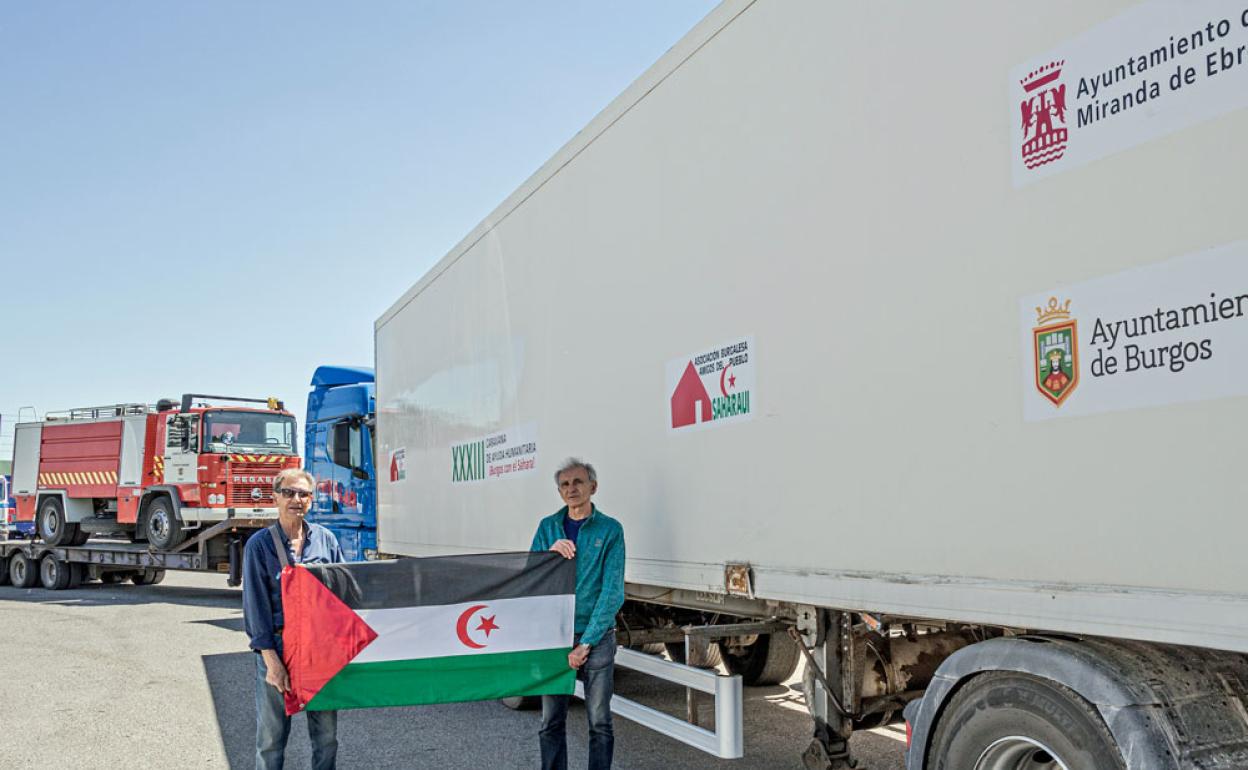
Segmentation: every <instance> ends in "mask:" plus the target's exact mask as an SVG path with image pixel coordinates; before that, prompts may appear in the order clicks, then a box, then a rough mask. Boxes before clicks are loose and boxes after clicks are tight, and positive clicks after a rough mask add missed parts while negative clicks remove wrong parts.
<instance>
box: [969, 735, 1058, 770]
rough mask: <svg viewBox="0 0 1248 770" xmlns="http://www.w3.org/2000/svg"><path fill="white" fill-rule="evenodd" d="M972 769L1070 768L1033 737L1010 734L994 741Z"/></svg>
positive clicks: (1026, 769) (1041, 769)
mask: <svg viewBox="0 0 1248 770" xmlns="http://www.w3.org/2000/svg"><path fill="white" fill-rule="evenodd" d="M974 770H1070V768H1068V767H1067V766H1066V763H1065V762H1063V761H1062V760H1061V759H1059V758H1058V756H1057V754H1056V753H1054V751H1053V750H1052V749H1050V748H1049V747H1048V746H1045V745H1044V744H1043V743H1041V742H1040V741H1037V740H1036V739H1034V738H1027V737H1024V736H1021V735H1011V736H1009V737H1007V738H1001V739H999V740H997V741H994V742H993V744H992V745H991V746H989V747H988V748H986V749H984V751H983V753H981V754H980V755H979V759H977V760H976V761H975V768H974Z"/></svg>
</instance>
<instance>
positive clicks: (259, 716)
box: [256, 655, 338, 770]
mask: <svg viewBox="0 0 1248 770" xmlns="http://www.w3.org/2000/svg"><path fill="white" fill-rule="evenodd" d="M267 674H268V667H267V666H265V665H264V656H262V655H256V770H281V768H282V765H283V764H284V763H285V761H286V738H287V737H288V736H289V735H290V717H288V716H286V704H285V702H284V701H283V699H282V694H281V693H280V692H278V691H277V688H276V687H274V686H273V685H271V684H269V683H268V682H266V681H264V677H265V676H266V675H267ZM305 713H307V715H308V738H309V740H311V741H312V768H313V770H333V768H334V762H335V760H336V759H337V757H338V712H337V711H308V712H305Z"/></svg>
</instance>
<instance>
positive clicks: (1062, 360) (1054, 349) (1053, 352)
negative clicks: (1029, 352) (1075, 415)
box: [1032, 297, 1079, 406]
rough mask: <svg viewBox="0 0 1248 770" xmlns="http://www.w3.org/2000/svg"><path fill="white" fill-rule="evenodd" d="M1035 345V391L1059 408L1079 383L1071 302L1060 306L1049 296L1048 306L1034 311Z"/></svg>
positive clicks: (1076, 324)
mask: <svg viewBox="0 0 1248 770" xmlns="http://www.w3.org/2000/svg"><path fill="white" fill-rule="evenodd" d="M1036 323H1037V326H1036V328H1034V329H1032V340H1033V342H1034V343H1035V347H1034V350H1035V358H1034V359H1033V360H1034V362H1035V364H1036V388H1037V389H1039V391H1040V394H1041V395H1043V396H1044V397H1045V398H1047V399H1048V400H1049V401H1051V402H1053V405H1054V406H1061V405H1062V402H1063V401H1065V400H1066V397H1067V396H1069V395H1070V394H1071V391H1073V390H1074V389H1075V386H1076V385H1078V384H1079V329H1078V323H1077V322H1076V321H1075V319H1073V318H1071V317H1070V300H1066V302H1065V303H1064V304H1059V303H1058V301H1057V297H1050V298H1049V303H1048V306H1047V307H1037V308H1036Z"/></svg>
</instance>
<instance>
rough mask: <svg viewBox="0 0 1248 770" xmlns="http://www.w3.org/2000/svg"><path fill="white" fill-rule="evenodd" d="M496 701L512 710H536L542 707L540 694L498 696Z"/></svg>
mask: <svg viewBox="0 0 1248 770" xmlns="http://www.w3.org/2000/svg"><path fill="white" fill-rule="evenodd" d="M498 702H499V703H501V704H503V705H504V706H506V707H507V708H509V709H511V710H512V711H536V710H537V709H540V708H541V707H542V697H541V696H540V695H515V696H512V697H510V698H499V699H498Z"/></svg>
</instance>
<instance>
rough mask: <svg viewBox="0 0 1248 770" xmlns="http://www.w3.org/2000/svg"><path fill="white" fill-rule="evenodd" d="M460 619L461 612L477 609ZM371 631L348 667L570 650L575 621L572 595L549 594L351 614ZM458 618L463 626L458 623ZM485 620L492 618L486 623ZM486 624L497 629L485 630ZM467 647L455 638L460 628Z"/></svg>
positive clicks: (574, 601)
mask: <svg viewBox="0 0 1248 770" xmlns="http://www.w3.org/2000/svg"><path fill="white" fill-rule="evenodd" d="M482 604H483V605H485V607H484V608H482V609H479V610H475V611H473V612H471V613H469V614H468V616H467V618H464V613H466V612H468V610H470V609H471V608H473V607H476V606H477V605H482ZM356 613H357V614H358V615H359V616H360V617H361V618H362V619H363V620H364V622H365V623H367V624H368V625H369V626H371V627H372V629H373V630H374V631H376V632H377V638H376V639H374V640H373V642H372V644H370V645H368V646H367V647H365V648H364V649H363V650H361V651H360V653H359V654H358V655H356V656H355V658H354V659H352V661H351V662H352V663H377V662H380V661H385V660H414V659H417V658H441V657H445V656H447V655H475V654H480V655H489V654H491V653H496V652H522V651H525V650H549V649H554V648H557V647H571V646H572V633H573V624H574V623H575V622H576V596H574V595H573V594H553V595H546V596H527V597H524V598H522V599H496V600H494V601H482V602H467V603H465V604H435V605H430V606H424V607H396V608H392V609H384V610H356ZM461 618H462V619H463V622H462V623H461ZM487 618H492V620H491V621H487V620H486V619H487ZM491 623H492V624H493V625H494V626H497V627H496V628H494V629H489V633H488V634H487V633H486V630H487V629H486V628H485V627H488V626H489V625H491ZM461 625H462V626H463V632H464V634H465V635H466V636H467V638H468V640H469V641H471V642H473V643H474V644H480V645H484V646H483V647H479V648H478V647H472V646H470V645H466V644H464V642H463V641H462V640H461V639H460V636H459V634H460V626H461Z"/></svg>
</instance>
